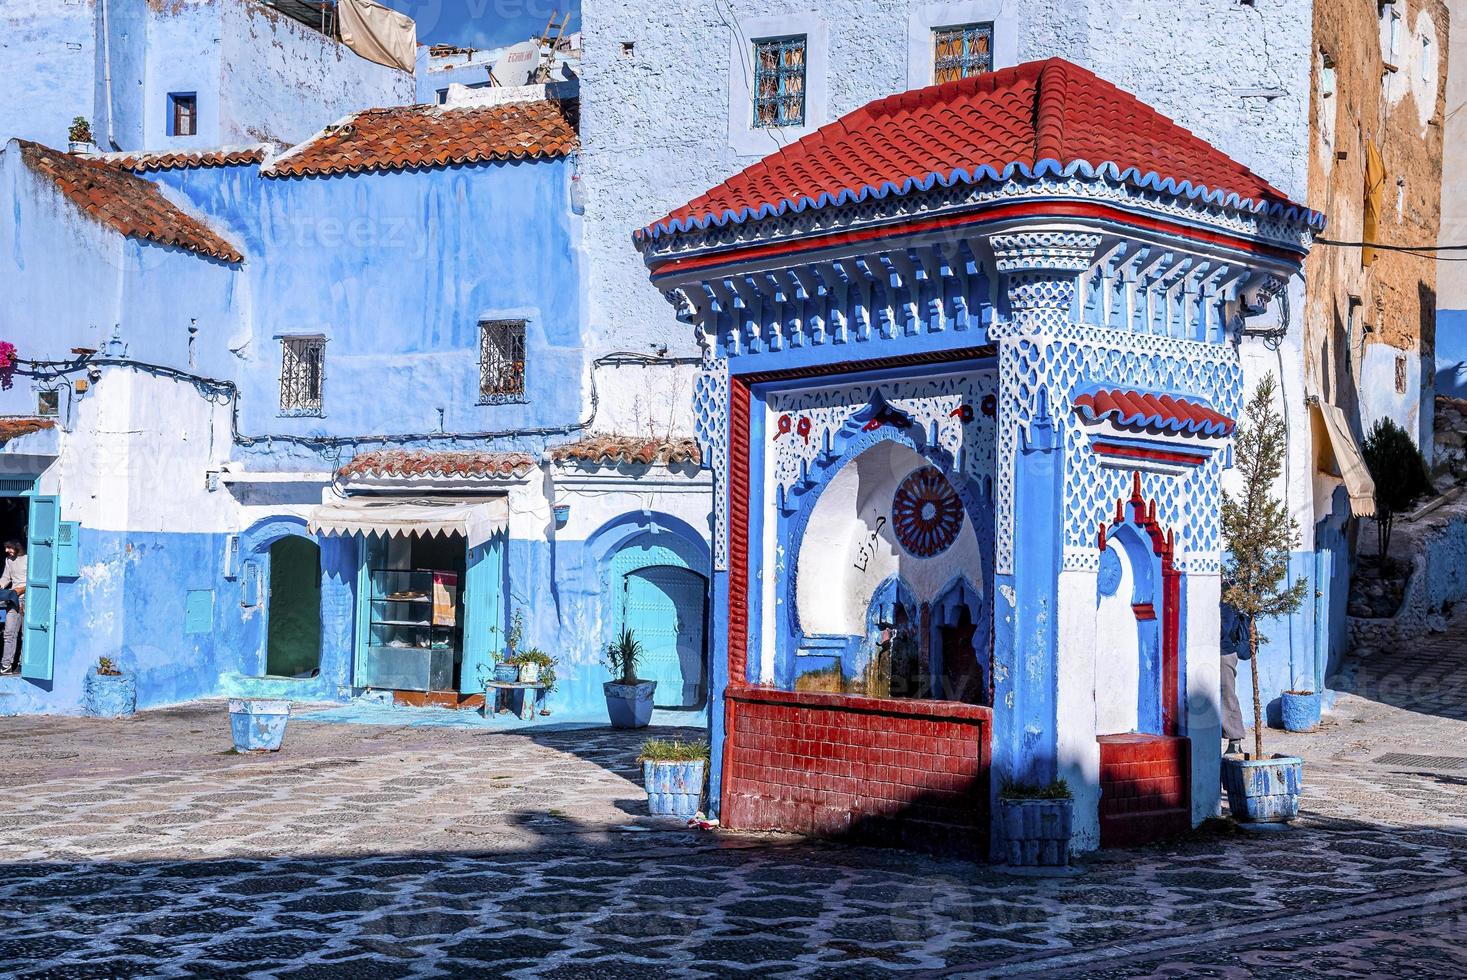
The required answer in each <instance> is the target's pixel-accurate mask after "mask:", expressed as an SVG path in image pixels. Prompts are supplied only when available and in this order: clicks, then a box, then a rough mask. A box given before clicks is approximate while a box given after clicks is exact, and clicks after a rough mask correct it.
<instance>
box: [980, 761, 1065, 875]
mask: <svg viewBox="0 0 1467 980" xmlns="http://www.w3.org/2000/svg"><path fill="white" fill-rule="evenodd" d="M998 818H999V826H1000V827H1002V828H1003V835H1004V846H1005V848H1006V850H1007V858H1008V863H1009V865H1010V866H1011V867H1016V868H1035V867H1039V868H1062V867H1065V866H1066V865H1068V864H1069V863H1070V837H1071V834H1072V832H1073V828H1074V824H1075V798H1074V796H1073V795H1072V794H1071V793H1070V787H1069V785H1068V784H1067V783H1066V782H1065V781H1064V780H1063V779H1056V780H1055V781H1054V782H1052V783H1049V784H1048V785H1029V784H1026V783H1018V782H1014V781H1012V780H1005V781H1004V783H1003V786H1002V787H1001V788H1000V789H999V791H998Z"/></svg>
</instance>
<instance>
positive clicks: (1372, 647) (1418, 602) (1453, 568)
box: [1350, 493, 1467, 656]
mask: <svg viewBox="0 0 1467 980" xmlns="http://www.w3.org/2000/svg"><path fill="white" fill-rule="evenodd" d="M1373 537H1374V535H1366V536H1365V537H1363V538H1362V542H1364V541H1367V540H1370V539H1373ZM1391 552H1392V554H1394V555H1396V556H1398V557H1399V556H1406V555H1410V556H1412V557H1411V559H1410V561H1411V578H1410V580H1409V581H1408V582H1407V584H1406V593H1405V596H1404V597H1403V598H1402V600H1401V606H1400V609H1398V610H1397V612H1396V614H1395V615H1394V616H1392V617H1389V618H1380V619H1364V618H1358V617H1353V616H1352V617H1351V618H1350V643H1351V646H1352V648H1353V649H1354V651H1355V652H1356V653H1357V654H1359V655H1362V656H1369V655H1371V654H1373V653H1377V652H1378V653H1381V654H1384V655H1389V654H1391V653H1393V652H1395V649H1396V648H1399V647H1400V646H1401V645H1402V644H1405V643H1409V642H1411V641H1412V640H1415V639H1417V638H1419V637H1422V636H1424V635H1426V634H1427V633H1439V632H1442V631H1443V630H1445V629H1446V623H1447V619H1448V614H1449V613H1450V612H1451V607H1452V606H1453V605H1455V604H1457V603H1460V602H1461V601H1463V600H1464V599H1467V493H1464V494H1461V495H1458V496H1456V497H1454V498H1453V499H1451V500H1450V501H1449V502H1447V503H1445V504H1443V505H1442V506H1440V507H1438V508H1436V509H1435V510H1433V511H1431V512H1429V513H1427V514H1423V515H1422V516H1421V517H1420V518H1418V519H1417V520H1415V521H1407V520H1405V519H1403V518H1402V519H1398V520H1397V522H1396V526H1395V529H1394V531H1393V532H1392V536H1391Z"/></svg>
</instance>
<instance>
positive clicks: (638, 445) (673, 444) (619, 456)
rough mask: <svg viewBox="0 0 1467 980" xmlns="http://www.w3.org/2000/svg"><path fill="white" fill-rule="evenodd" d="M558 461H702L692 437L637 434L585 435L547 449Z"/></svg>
mask: <svg viewBox="0 0 1467 980" xmlns="http://www.w3.org/2000/svg"><path fill="white" fill-rule="evenodd" d="M550 458H551V459H553V460H555V462H557V463H566V462H574V463H594V464H602V463H609V464H611V465H613V466H614V465H617V464H619V463H632V464H643V465H649V466H650V465H652V464H654V463H657V464H661V465H663V466H668V465H671V464H674V463H692V464H694V465H701V464H702V462H703V451H702V449H701V448H699V446H698V442H697V440H695V439H647V438H642V437H639V436H588V437H587V438H585V439H582V440H580V441H579V442H573V443H570V444H568V445H565V446H557V447H556V448H554V449H552V450H551V451H550Z"/></svg>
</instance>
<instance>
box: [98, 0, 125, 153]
mask: <svg viewBox="0 0 1467 980" xmlns="http://www.w3.org/2000/svg"><path fill="white" fill-rule="evenodd" d="M101 4H102V95H103V98H105V99H106V100H107V145H108V146H109V147H111V148H112V149H113V150H120V149H122V147H120V146H118V145H117V137H116V136H115V135H114V133H113V130H112V27H111V25H110V22H109V21H108V19H107V0H101Z"/></svg>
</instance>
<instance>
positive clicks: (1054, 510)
mask: <svg viewBox="0 0 1467 980" xmlns="http://www.w3.org/2000/svg"><path fill="white" fill-rule="evenodd" d="M1040 401H1041V409H1040V412H1041V414H1040V415H1039V416H1038V417H1037V418H1036V419H1035V420H1034V421H1033V422H1032V423H1030V425H1029V429H1028V432H1027V433H1021V434H1020V443H1019V451H1018V455H1017V458H1016V459H1015V462H1014V531H1013V542H1014V571H1013V575H1012V576H1011V578H1012V588H1013V593H1014V602H1013V605H1012V607H1011V608H1012V618H1013V626H1012V636H1011V640H1012V643H1013V648H1012V652H1013V666H1012V668H1011V670H1010V674H1009V678H1008V684H1009V694H1010V695H1011V698H1010V699H1009V700H1008V703H1007V704H1006V707H1007V708H1008V724H1007V725H1005V726H1004V727H1003V728H1002V729H1001V730H1000V732H999V733H997V734H999V735H1000V736H1001V737H1002V738H1003V739H1004V741H1005V743H1006V748H1007V753H1008V754H1009V756H1010V762H1009V766H1008V772H1009V773H1011V774H1012V775H1013V778H1015V779H1017V780H1019V781H1021V782H1027V783H1036V784H1037V783H1048V782H1050V781H1052V780H1053V779H1054V778H1055V773H1056V760H1055V751H1056V745H1057V731H1056V724H1055V723H1056V718H1055V701H1056V696H1057V693H1058V692H1057V681H1056V674H1055V669H1056V660H1057V656H1058V655H1057V652H1056V625H1057V623H1056V609H1057V606H1058V599H1059V594H1058V584H1059V568H1060V562H1059V559H1060V547H1061V540H1060V520H1059V514H1060V511H1061V485H1062V481H1063V475H1062V474H1063V466H1062V463H1061V452H1062V451H1061V449H1060V446H1059V440H1058V438H1057V437H1056V432H1055V428H1054V421H1053V420H1052V419H1051V418H1050V417H1049V412H1048V408H1047V407H1045V406H1044V405H1043V402H1044V399H1043V397H1042V395H1041V399H1040ZM996 748H997V747H996V746H995V750H996ZM996 754H997V751H995V755H996Z"/></svg>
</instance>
